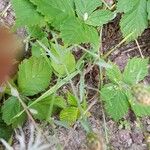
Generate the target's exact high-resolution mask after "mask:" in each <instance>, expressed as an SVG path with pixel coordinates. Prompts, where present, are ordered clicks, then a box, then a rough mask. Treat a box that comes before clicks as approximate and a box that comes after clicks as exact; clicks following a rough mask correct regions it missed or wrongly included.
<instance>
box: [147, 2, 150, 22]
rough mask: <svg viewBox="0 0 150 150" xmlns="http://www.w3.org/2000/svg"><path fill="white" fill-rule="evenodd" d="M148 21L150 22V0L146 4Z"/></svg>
mask: <svg viewBox="0 0 150 150" xmlns="http://www.w3.org/2000/svg"><path fill="white" fill-rule="evenodd" d="M147 12H148V19H149V20H150V0H148V2H147Z"/></svg>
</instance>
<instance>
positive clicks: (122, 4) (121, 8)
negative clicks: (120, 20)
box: [117, 0, 139, 13]
mask: <svg viewBox="0 0 150 150" xmlns="http://www.w3.org/2000/svg"><path fill="white" fill-rule="evenodd" d="M138 1H139V0H118V2H117V11H118V12H124V13H126V12H129V11H131V10H132V9H133V8H134V6H135V5H136V4H137V3H138Z"/></svg>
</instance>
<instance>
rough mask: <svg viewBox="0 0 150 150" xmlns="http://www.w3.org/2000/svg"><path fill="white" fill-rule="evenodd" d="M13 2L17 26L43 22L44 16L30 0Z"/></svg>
mask: <svg viewBox="0 0 150 150" xmlns="http://www.w3.org/2000/svg"><path fill="white" fill-rule="evenodd" d="M11 3H12V6H13V8H14V10H15V14H16V18H17V19H16V26H17V27H24V26H26V25H27V26H33V25H42V24H43V21H44V20H43V17H42V16H41V15H40V14H39V13H38V12H37V11H36V8H35V6H34V5H33V4H32V3H30V2H29V0H12V1H11Z"/></svg>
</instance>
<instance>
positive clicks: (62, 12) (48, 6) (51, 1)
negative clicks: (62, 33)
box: [30, 0, 74, 28]
mask: <svg viewBox="0 0 150 150" xmlns="http://www.w3.org/2000/svg"><path fill="white" fill-rule="evenodd" d="M30 1H31V2H32V3H33V4H35V5H36V6H37V10H38V11H39V12H40V13H42V14H43V15H44V16H46V18H47V20H48V22H50V23H52V25H53V26H54V27H55V28H60V26H61V24H62V23H63V21H64V20H65V19H66V18H67V17H68V16H74V11H73V0H65V1H64V0H30Z"/></svg>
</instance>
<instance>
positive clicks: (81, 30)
mask: <svg viewBox="0 0 150 150" xmlns="http://www.w3.org/2000/svg"><path fill="white" fill-rule="evenodd" d="M60 31H61V37H62V39H63V40H64V42H65V43H66V44H69V45H71V44H81V43H92V44H93V45H95V46H96V47H97V45H98V44H99V37H98V33H97V30H96V29H95V28H93V27H90V26H88V25H86V24H84V23H83V22H82V21H81V20H79V19H77V18H68V19H67V20H66V21H65V23H64V24H63V25H62V27H61V29H60Z"/></svg>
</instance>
